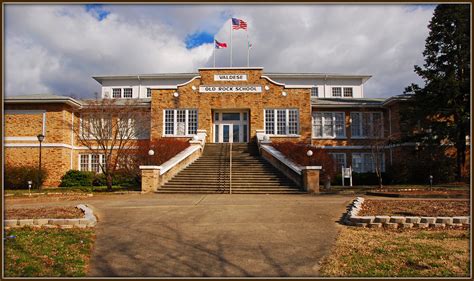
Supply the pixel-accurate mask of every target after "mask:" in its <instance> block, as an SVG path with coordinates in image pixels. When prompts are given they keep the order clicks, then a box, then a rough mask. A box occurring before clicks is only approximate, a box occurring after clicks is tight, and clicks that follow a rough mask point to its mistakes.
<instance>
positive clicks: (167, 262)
mask: <svg viewBox="0 0 474 281" xmlns="http://www.w3.org/2000/svg"><path fill="white" fill-rule="evenodd" d="M101 197H102V199H101V198H88V199H84V200H82V201H83V202H85V203H88V204H89V205H91V206H92V207H93V209H94V211H95V212H96V214H97V216H98V218H99V223H98V225H97V227H96V234H97V239H96V244H95V248H94V251H93V254H92V257H91V262H90V268H89V276H189V277H191V276H194V277H199V276H214V277H219V276H261V277H265V276H293V277H300V276H301V277H302V276H318V272H319V261H320V260H321V259H322V258H323V257H324V256H325V255H327V254H328V253H329V251H330V248H331V246H332V245H333V243H334V241H335V238H336V236H337V233H338V230H339V228H340V227H341V226H339V225H338V224H337V221H338V220H339V218H340V217H341V215H342V214H343V212H344V211H345V208H346V206H347V205H348V204H349V203H350V201H351V200H352V199H353V197H348V196H337V195H331V196H329V195H326V196H311V195H197V194H196V195H195V194H184V195H181V194H175V195H173V194H148V195H120V196H113V195H110V196H101ZM68 204H74V203H73V202H56V204H55V205H68ZM42 205H44V204H42Z"/></svg>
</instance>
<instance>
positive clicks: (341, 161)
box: [329, 153, 347, 173]
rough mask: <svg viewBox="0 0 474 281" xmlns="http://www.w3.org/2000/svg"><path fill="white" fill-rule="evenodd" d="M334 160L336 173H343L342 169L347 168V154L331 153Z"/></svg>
mask: <svg viewBox="0 0 474 281" xmlns="http://www.w3.org/2000/svg"><path fill="white" fill-rule="evenodd" d="M329 154H330V155H331V156H332V158H333V159H334V165H335V166H336V172H337V173H339V172H341V168H342V167H344V168H345V167H347V166H346V154H345V153H329Z"/></svg>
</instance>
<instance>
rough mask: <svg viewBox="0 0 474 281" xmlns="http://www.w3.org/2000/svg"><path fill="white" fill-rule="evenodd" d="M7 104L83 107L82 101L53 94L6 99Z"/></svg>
mask: <svg viewBox="0 0 474 281" xmlns="http://www.w3.org/2000/svg"><path fill="white" fill-rule="evenodd" d="M5 103H65V104H68V105H70V106H72V107H81V106H82V103H81V101H80V100H76V99H74V98H71V97H66V96H58V95H53V94H34V95H23V96H10V97H5Z"/></svg>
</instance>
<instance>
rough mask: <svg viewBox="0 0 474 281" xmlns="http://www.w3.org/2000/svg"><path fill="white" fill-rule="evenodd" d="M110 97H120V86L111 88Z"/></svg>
mask: <svg viewBox="0 0 474 281" xmlns="http://www.w3.org/2000/svg"><path fill="white" fill-rule="evenodd" d="M112 97H113V98H114V99H120V98H122V89H120V88H115V89H112Z"/></svg>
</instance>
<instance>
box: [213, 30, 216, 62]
mask: <svg viewBox="0 0 474 281" xmlns="http://www.w3.org/2000/svg"><path fill="white" fill-rule="evenodd" d="M212 45H213V46H212V50H213V51H212V53H213V55H214V68H215V67H216V38H215V37H214V44H212Z"/></svg>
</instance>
